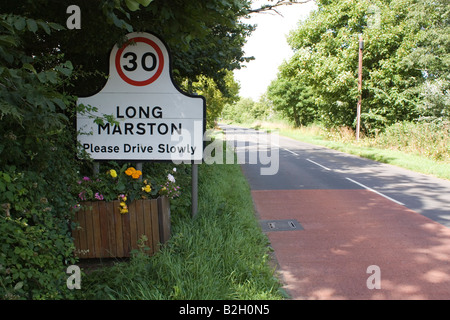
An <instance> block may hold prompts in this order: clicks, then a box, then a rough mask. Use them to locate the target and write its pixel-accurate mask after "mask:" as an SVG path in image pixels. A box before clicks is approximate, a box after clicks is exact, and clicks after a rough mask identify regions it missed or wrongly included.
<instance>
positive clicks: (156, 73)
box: [77, 32, 206, 161]
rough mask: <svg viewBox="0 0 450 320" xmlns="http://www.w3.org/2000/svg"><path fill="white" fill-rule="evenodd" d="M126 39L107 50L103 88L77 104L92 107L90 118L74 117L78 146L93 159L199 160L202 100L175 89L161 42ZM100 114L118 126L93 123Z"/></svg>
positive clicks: (137, 36) (147, 37) (138, 37)
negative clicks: (108, 117)
mask: <svg viewBox="0 0 450 320" xmlns="http://www.w3.org/2000/svg"><path fill="white" fill-rule="evenodd" d="M127 38H128V39H129V41H128V42H126V43H125V44H124V45H123V46H122V47H120V48H119V47H118V46H117V45H116V46H114V48H113V50H112V51H111V56H110V61H109V64H110V75H109V78H108V81H107V83H106V85H105V87H104V88H103V89H102V90H101V91H100V92H99V93H97V94H95V95H94V96H91V97H87V98H79V99H78V102H77V103H78V104H83V105H85V106H88V105H90V106H92V107H96V108H97V111H96V112H94V113H93V114H91V116H89V115H87V114H78V115H77V130H78V132H79V133H78V141H79V142H80V143H81V146H82V147H83V149H84V150H85V151H86V152H87V153H89V154H90V156H91V157H92V159H94V160H139V161H143V160H176V161H197V160H201V159H202V156H203V132H204V130H205V114H206V102H205V99H204V97H202V96H191V95H188V94H186V93H184V92H182V91H181V90H180V89H178V88H177V87H176V86H175V85H174V83H173V81H172V76H171V69H170V56H169V52H168V50H167V48H166V46H165V45H164V43H163V42H162V41H161V40H160V39H158V38H157V37H156V36H154V35H152V34H149V33H141V32H135V33H130V34H128V35H127ZM92 115H93V116H94V117H93V116H92ZM103 115H112V116H113V117H114V118H115V120H116V121H117V122H118V124H112V123H109V122H107V121H106V120H105V121H104V123H103V124H97V123H95V122H94V120H95V117H96V116H98V117H102V116H103Z"/></svg>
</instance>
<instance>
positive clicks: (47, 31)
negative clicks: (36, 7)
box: [37, 21, 51, 34]
mask: <svg viewBox="0 0 450 320" xmlns="http://www.w3.org/2000/svg"><path fill="white" fill-rule="evenodd" d="M37 23H38V24H39V25H40V26H41V28H42V29H44V31H45V33H47V34H50V33H51V31H50V27H49V26H48V24H47V23H45V22H44V21H38V22H37Z"/></svg>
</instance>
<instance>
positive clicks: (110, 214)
mask: <svg viewBox="0 0 450 320" xmlns="http://www.w3.org/2000/svg"><path fill="white" fill-rule="evenodd" d="M105 204H106V213H107V220H108V236H109V246H108V249H109V251H108V256H109V257H116V256H117V248H116V228H115V223H116V221H115V214H114V211H115V210H118V209H117V207H115V206H114V202H105Z"/></svg>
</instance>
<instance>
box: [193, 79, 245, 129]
mask: <svg viewBox="0 0 450 320" xmlns="http://www.w3.org/2000/svg"><path fill="white" fill-rule="evenodd" d="M224 81H225V87H226V93H224V92H222V91H221V90H219V87H218V85H217V84H216V83H215V82H214V80H213V79H212V78H207V77H206V76H200V77H198V78H197V81H196V82H194V83H192V84H191V88H190V90H192V91H194V92H196V93H198V94H200V95H202V96H204V97H205V99H206V101H207V109H206V125H207V127H208V128H214V125H215V122H216V120H217V118H218V117H219V115H220V114H221V113H222V110H223V108H224V107H225V105H226V104H231V103H234V102H235V101H236V100H237V99H238V94H239V85H238V83H236V81H235V80H234V76H233V73H232V72H230V71H227V72H226V73H225V78H224Z"/></svg>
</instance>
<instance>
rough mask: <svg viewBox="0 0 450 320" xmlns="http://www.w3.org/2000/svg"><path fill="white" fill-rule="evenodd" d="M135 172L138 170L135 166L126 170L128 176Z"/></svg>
mask: <svg viewBox="0 0 450 320" xmlns="http://www.w3.org/2000/svg"><path fill="white" fill-rule="evenodd" d="M135 172H136V169H135V168H133V167H129V168H128V169H127V170H125V174H126V175H127V176H131V175H133V173H135Z"/></svg>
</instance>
